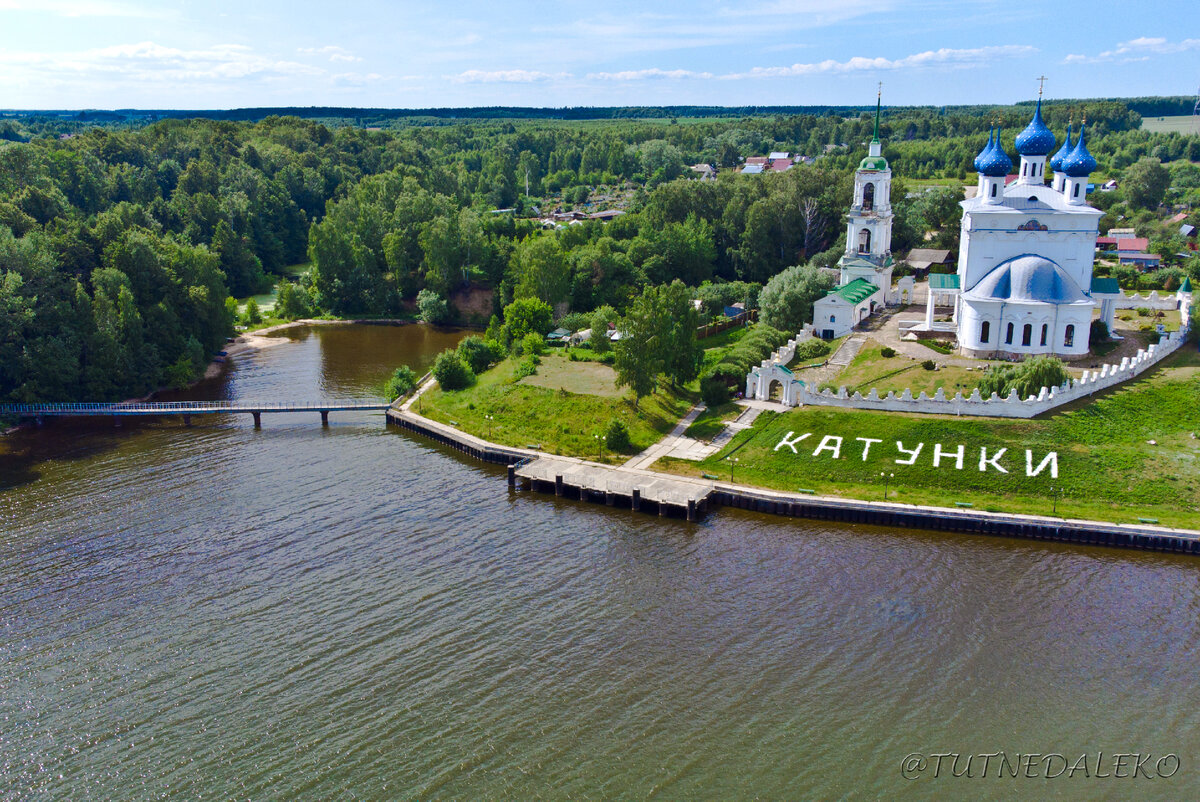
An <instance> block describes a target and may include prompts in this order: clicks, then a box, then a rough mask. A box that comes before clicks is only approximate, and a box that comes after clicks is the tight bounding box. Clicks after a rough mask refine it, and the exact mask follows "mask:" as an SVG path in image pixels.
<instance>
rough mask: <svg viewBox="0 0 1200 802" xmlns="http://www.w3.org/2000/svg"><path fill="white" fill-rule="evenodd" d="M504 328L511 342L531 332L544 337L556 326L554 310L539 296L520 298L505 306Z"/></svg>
mask: <svg viewBox="0 0 1200 802" xmlns="http://www.w3.org/2000/svg"><path fill="white" fill-rule="evenodd" d="M504 328H505V331H506V333H507V336H508V341H509V342H518V341H520V340H521V339H523V338H524V337H525V335H526V334H530V333H533V334H537V335H538V336H540V337H544V336H545V335H546V334H548V333H549V332H550V330H551V329H553V328H554V310H553V309H551V308H550V304H548V303H546V302H545V301H543V300H541V299H539V298H518V299H517V300H515V301H513V302H512V303H511V304H509V305H508V306H506V307H504Z"/></svg>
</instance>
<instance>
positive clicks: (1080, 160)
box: [1062, 125, 1096, 178]
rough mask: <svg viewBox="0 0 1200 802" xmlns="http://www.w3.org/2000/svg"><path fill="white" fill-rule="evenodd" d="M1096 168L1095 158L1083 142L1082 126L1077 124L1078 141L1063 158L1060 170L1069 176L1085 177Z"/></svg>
mask: <svg viewBox="0 0 1200 802" xmlns="http://www.w3.org/2000/svg"><path fill="white" fill-rule="evenodd" d="M1095 169H1096V159H1095V157H1093V156H1092V154H1091V153H1089V152H1088V149H1087V145H1085V144H1083V126H1082V125H1081V126H1079V141H1078V142H1076V143H1075V148H1074V149H1073V150H1072V151H1071V153H1070V155H1069V156H1067V157H1066V158H1065V159H1063V163H1062V171H1063V172H1064V173H1066V174H1067V175H1069V176H1071V178H1086V177H1087V176H1089V175H1091V174H1092V173H1093V172H1094V171H1095Z"/></svg>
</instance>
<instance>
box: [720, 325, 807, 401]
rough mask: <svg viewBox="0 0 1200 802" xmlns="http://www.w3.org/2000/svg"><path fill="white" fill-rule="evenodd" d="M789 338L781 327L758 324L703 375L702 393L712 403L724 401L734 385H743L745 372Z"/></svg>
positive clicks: (727, 398) (728, 396)
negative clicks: (775, 327)
mask: <svg viewBox="0 0 1200 802" xmlns="http://www.w3.org/2000/svg"><path fill="white" fill-rule="evenodd" d="M787 341H788V335H787V334H785V333H784V332H782V331H780V330H779V329H773V328H771V327H770V326H767V325H764V324H761V323H760V324H759V325H757V326H755V327H754V328H753V329H751V331H750V333H749V334H747V335H746V336H745V337H743V338H742V339H740V340H738V342H737V344H736V345H734V346H732V347H731V348H730V349H729V351H728V352H727V353H726V354H725V355H724V356H723V357H722V358H721V361H720V362H717V364H715V365H713V366H712V367H710V368H709V369H708V370H706V371H704V373H703V374H701V376H700V394H701V396H702V397H703V398H704V403H705V404H707V405H708V406H710V407H713V406H716V405H718V404H723V403H725V402H726V401H728V400H729V398H730V396H731V388H733V387H738V386H741V384H742V383H743V382H745V381H746V374H747V373H749V372H750V369H751V368H753V367H754V366H755V365H758V364H760V363H761V362H762V361H763V360H764V359H766V358H767V357H769V356H770V355H771V352H772V351H774V350H775V349H777V348H779V347H780V346H781V345H783V344H784V343H786V342H787Z"/></svg>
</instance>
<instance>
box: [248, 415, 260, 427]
mask: <svg viewBox="0 0 1200 802" xmlns="http://www.w3.org/2000/svg"><path fill="white" fill-rule="evenodd" d="M250 414H251V416H253V418H254V428H255V429H261V428H262V413H261V412H251V413H250Z"/></svg>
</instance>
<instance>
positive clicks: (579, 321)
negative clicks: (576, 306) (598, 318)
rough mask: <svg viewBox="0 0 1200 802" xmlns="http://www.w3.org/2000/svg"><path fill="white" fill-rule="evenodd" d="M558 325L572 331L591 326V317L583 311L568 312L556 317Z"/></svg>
mask: <svg viewBox="0 0 1200 802" xmlns="http://www.w3.org/2000/svg"><path fill="white" fill-rule="evenodd" d="M558 325H559V326H560V327H561V328H564V329H566V330H567V331H570V332H571V333H574V332H577V331H581V330H583V329H586V328H589V327H591V325H592V317H591V315H590V314H588V313H584V312H569V313H567V314H565V315H563V316H562V317H561V318H559V319H558Z"/></svg>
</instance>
